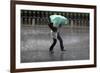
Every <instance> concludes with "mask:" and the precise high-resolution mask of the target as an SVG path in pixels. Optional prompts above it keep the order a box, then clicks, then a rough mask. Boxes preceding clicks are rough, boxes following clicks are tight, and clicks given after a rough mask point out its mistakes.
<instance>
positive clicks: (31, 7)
mask: <svg viewBox="0 0 100 73" xmlns="http://www.w3.org/2000/svg"><path fill="white" fill-rule="evenodd" d="M21 9H26V10H44V11H46V10H47V11H63V12H80V13H83V12H85V13H90V60H78V61H56V62H39V63H36V62H34V63H20V20H21V19H20V10H21ZM93 16H94V11H93V9H84V8H69V7H50V6H35V5H16V69H21V68H39V67H55V66H56V67H57V66H75V65H88V64H94V17H93Z"/></svg>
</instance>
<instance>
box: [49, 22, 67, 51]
mask: <svg viewBox="0 0 100 73" xmlns="http://www.w3.org/2000/svg"><path fill="white" fill-rule="evenodd" d="M48 26H49V28H50V29H51V35H52V39H53V43H52V45H51V46H50V48H49V51H50V52H51V53H53V48H54V46H55V45H56V43H57V39H58V40H59V42H60V48H61V51H65V49H64V45H63V40H62V38H61V36H60V34H59V28H60V27H61V26H59V27H55V26H53V23H50V24H48Z"/></svg>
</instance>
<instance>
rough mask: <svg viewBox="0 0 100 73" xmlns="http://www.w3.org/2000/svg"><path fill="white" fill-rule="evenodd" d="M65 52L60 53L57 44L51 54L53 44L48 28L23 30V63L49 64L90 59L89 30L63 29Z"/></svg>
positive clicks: (26, 28)
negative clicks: (51, 62)
mask: <svg viewBox="0 0 100 73" xmlns="http://www.w3.org/2000/svg"><path fill="white" fill-rule="evenodd" d="M60 33H61V36H62V39H63V43H64V47H65V49H66V51H65V52H61V51H60V45H59V42H57V44H56V46H55V48H54V53H53V54H51V53H50V52H49V47H50V45H51V43H52V38H51V37H50V29H49V28H48V27H39V26H38V27H23V28H21V62H23V63H26V62H47V61H69V60H86V59H89V29H88V28H68V27H64V28H62V29H61V32H60Z"/></svg>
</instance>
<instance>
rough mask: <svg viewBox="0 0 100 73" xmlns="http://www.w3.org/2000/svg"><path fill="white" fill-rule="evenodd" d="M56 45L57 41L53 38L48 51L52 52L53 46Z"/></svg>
mask: <svg viewBox="0 0 100 73" xmlns="http://www.w3.org/2000/svg"><path fill="white" fill-rule="evenodd" d="M56 43H57V39H55V38H53V43H52V45H51V46H50V49H49V51H53V48H54V46H55V45H56Z"/></svg>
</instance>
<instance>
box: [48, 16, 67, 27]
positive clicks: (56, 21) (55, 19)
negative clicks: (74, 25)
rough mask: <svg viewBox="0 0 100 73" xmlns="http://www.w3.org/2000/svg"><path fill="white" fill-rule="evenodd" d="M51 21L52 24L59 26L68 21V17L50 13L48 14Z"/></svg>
mask: <svg viewBox="0 0 100 73" xmlns="http://www.w3.org/2000/svg"><path fill="white" fill-rule="evenodd" d="M50 20H51V23H53V26H56V27H58V26H60V25H65V24H67V23H68V19H67V18H66V17H64V16H61V15H51V16H50Z"/></svg>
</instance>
